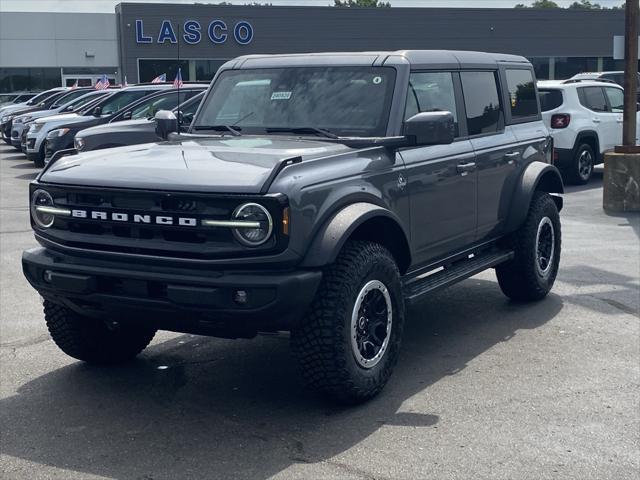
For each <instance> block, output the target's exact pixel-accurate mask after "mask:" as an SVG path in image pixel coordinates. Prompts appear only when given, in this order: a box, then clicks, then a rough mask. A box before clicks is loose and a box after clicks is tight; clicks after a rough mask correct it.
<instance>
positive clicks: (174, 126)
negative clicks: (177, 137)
mask: <svg viewBox="0 0 640 480" xmlns="http://www.w3.org/2000/svg"><path fill="white" fill-rule="evenodd" d="M153 119H154V120H155V122H156V135H158V137H160V138H161V139H162V140H166V139H167V138H168V137H169V134H170V133H173V132H177V131H178V119H177V118H176V116H175V115H174V114H173V112H172V111H170V110H159V111H158V113H156V115H155V117H153Z"/></svg>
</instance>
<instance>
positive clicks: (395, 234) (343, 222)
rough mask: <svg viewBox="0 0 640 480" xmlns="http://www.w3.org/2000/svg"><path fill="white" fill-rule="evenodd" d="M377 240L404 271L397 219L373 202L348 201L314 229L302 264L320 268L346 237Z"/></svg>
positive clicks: (405, 254)
mask: <svg viewBox="0 0 640 480" xmlns="http://www.w3.org/2000/svg"><path fill="white" fill-rule="evenodd" d="M350 239H352V240H368V241H374V242H378V243H380V244H381V245H383V246H384V247H385V248H387V249H388V250H389V251H390V252H391V255H393V257H394V259H395V261H396V263H397V264H398V269H399V270H400V272H401V273H404V272H406V271H407V269H408V268H409V265H411V250H410V248H409V241H408V236H407V234H406V232H405V231H404V229H403V228H402V226H401V223H400V221H399V220H398V218H397V217H396V216H395V215H394V214H393V213H392V212H390V211H389V210H387V209H385V208H383V207H380V206H378V205H375V204H373V203H367V202H358V203H352V204H349V205H347V206H345V207H343V208H341V209H340V210H338V211H337V212H336V213H334V214H333V215H332V216H331V217H330V218H329V219H328V220H327V221H326V222H325V224H324V225H322V227H321V228H320V230H319V231H318V232H317V234H316V236H315V238H314V240H313V242H312V243H311V246H310V247H309V249H308V250H307V252H306V255H305V257H304V260H303V261H302V266H303V267H323V266H325V265H328V264H330V263H333V262H334V261H335V259H336V257H337V256H338V254H339V253H340V250H341V249H342V247H343V246H344V244H345V243H346V242H347V240H350Z"/></svg>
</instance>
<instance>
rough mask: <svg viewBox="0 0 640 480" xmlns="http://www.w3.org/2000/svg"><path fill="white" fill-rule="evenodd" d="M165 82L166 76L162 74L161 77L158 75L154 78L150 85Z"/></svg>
mask: <svg viewBox="0 0 640 480" xmlns="http://www.w3.org/2000/svg"><path fill="white" fill-rule="evenodd" d="M166 81H167V74H166V73H163V74H162V75H158V76H157V77H156V78H154V79H153V80H151V83H164V82H166Z"/></svg>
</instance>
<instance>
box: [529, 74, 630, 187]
mask: <svg viewBox="0 0 640 480" xmlns="http://www.w3.org/2000/svg"><path fill="white" fill-rule="evenodd" d="M538 92H539V95H540V105H541V107H542V119H543V120H544V122H545V124H546V126H547V128H548V129H549V131H550V132H551V135H552V137H553V142H554V147H555V152H554V164H555V165H556V167H558V168H559V169H560V171H561V172H562V176H563V178H564V180H565V182H567V183H574V184H584V183H587V182H588V181H589V179H590V178H591V174H592V172H593V166H594V165H597V164H599V163H602V162H603V161H604V154H605V153H606V152H608V151H611V150H613V148H614V147H615V146H616V145H619V144H620V143H622V113H623V108H624V107H623V105H624V91H623V89H622V87H620V86H619V85H616V84H615V83H611V82H602V81H597V80H585V81H583V80H574V79H571V80H563V81H540V82H538Z"/></svg>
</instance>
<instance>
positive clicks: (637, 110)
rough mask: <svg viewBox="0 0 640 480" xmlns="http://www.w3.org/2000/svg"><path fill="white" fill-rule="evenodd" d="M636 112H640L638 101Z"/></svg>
mask: <svg viewBox="0 0 640 480" xmlns="http://www.w3.org/2000/svg"><path fill="white" fill-rule="evenodd" d="M636 112H640V103H636Z"/></svg>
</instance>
